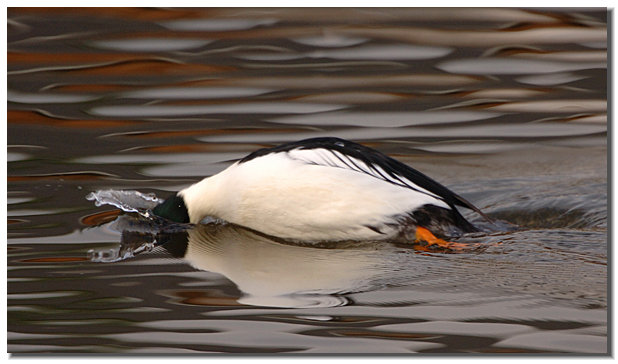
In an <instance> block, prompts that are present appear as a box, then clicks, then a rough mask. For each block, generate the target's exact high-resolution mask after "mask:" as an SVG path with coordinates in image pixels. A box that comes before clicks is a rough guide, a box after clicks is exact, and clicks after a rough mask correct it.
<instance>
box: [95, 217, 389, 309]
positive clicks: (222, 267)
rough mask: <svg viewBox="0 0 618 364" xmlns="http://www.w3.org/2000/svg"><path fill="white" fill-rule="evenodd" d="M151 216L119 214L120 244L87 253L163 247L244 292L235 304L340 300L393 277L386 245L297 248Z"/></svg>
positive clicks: (101, 255) (118, 254)
mask: <svg viewBox="0 0 618 364" xmlns="http://www.w3.org/2000/svg"><path fill="white" fill-rule="evenodd" d="M156 221H157V220H156V219H154V220H153V219H144V218H139V217H137V216H133V215H122V216H120V217H119V218H118V219H117V220H115V221H114V222H113V223H112V228H113V229H115V230H118V231H121V232H122V237H121V242H120V244H119V245H118V246H117V247H114V248H112V249H102V250H96V251H92V252H91V253H90V254H91V259H92V260H93V261H98V262H113V261H120V260H124V259H128V258H132V257H133V256H135V255H137V254H139V253H142V252H147V251H151V250H152V249H153V248H154V247H155V245H162V246H163V247H164V248H165V249H166V250H167V251H169V252H170V253H172V255H174V256H177V257H180V258H183V259H185V260H186V261H187V262H188V263H189V264H190V265H191V266H193V267H194V268H197V269H200V270H205V271H209V272H215V273H218V274H221V275H223V276H225V277H226V278H228V279H229V280H231V281H232V282H234V284H236V286H237V287H238V289H240V290H241V291H242V292H243V294H244V296H243V297H242V298H241V299H239V301H238V302H239V303H242V304H248V305H258V306H273V307H316V306H319V307H328V306H339V305H343V304H346V303H347V299H346V298H344V297H343V296H340V295H341V294H345V293H349V292H358V291H365V290H370V289H375V288H377V287H380V286H382V285H385V284H389V283H390V284H393V283H394V282H395V281H396V280H393V279H391V278H393V277H391V275H390V274H388V273H389V271H390V269H389V266H390V264H391V263H390V262H388V261H386V260H385V258H386V256H384V255H382V254H379V253H377V251H379V249H380V248H381V247H382V246H384V245H388V244H387V243H379V242H366V243H358V242H350V243H333V244H330V245H329V246H327V247H315V246H299V245H291V244H287V243H283V242H279V241H275V240H273V239H272V238H270V237H267V236H265V235H263V234H261V233H257V232H254V231H251V230H248V229H246V228H243V227H240V226H237V225H233V224H228V223H221V222H219V223H218V222H212V223H208V224H200V225H197V226H193V227H190V228H185V229H180V231H177V230H178V229H176V228H174V227H173V226H172V227H171V228H170V226H165V225H159V224H157V223H156ZM391 273H392V272H391Z"/></svg>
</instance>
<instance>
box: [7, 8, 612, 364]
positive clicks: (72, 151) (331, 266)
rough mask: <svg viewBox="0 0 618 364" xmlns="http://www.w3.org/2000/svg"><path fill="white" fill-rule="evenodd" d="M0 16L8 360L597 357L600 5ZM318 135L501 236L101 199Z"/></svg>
mask: <svg viewBox="0 0 618 364" xmlns="http://www.w3.org/2000/svg"><path fill="white" fill-rule="evenodd" d="M8 19H9V23H8V55H7V56H8V81H7V84H8V127H7V130H8V148H7V159H8V196H7V205H8V245H7V253H8V271H7V274H8V286H7V289H8V301H7V304H8V311H7V313H8V316H7V318H8V323H7V326H8V351H9V352H11V353H123V354H127V353H137V354H144V353H173V354H179V353H180V354H181V353H294V354H298V353H300V354H306V353H383V354H384V353H397V354H400V353H406V354H410V353H415V352H418V353H498V354H504V353H552V354H556V353H558V354H570V353H585V354H600V353H606V352H607V350H608V345H607V306H608V305H607V104H606V99H607V70H606V65H607V41H606V12H605V10H604V9H589V10H588V9H578V10H572V11H570V10H531V11H528V10H520V9H507V8H503V9H459V10H458V11H457V12H454V11H452V10H449V9H311V10H307V9H293V8H292V9H209V10H194V9H180V10H174V9H87V8H84V9H63V8H54V9H44V10H40V9H9V11H8ZM317 136H338V137H343V138H347V139H351V140H354V141H357V142H361V143H363V144H365V145H368V146H370V147H373V148H376V149H378V150H380V151H382V152H384V153H387V154H389V155H391V156H393V157H395V158H397V159H399V160H401V161H403V162H405V163H408V164H410V165H412V166H414V167H415V168H416V169H418V170H420V171H422V172H424V173H426V174H428V175H430V176H432V177H433V178H435V179H436V180H438V181H439V182H441V183H442V184H444V185H446V186H448V187H449V188H451V189H452V190H454V191H456V192H457V193H459V194H461V195H462V196H464V197H465V198H466V199H467V200H469V201H471V202H473V203H474V204H475V205H477V206H478V207H480V208H481V209H482V210H483V211H485V212H486V213H488V214H489V215H490V216H493V217H494V218H497V219H500V220H503V221H506V222H509V223H512V224H516V225H518V226H519V229H517V230H514V231H502V232H496V233H491V234H483V235H480V236H470V237H466V238H465V239H464V240H465V241H466V242H468V243H471V244H473V245H472V246H473V248H471V249H467V250H464V251H459V252H442V251H429V252H426V251H421V250H417V249H413V248H412V247H411V246H406V245H401V244H393V243H388V242H382V243H375V242H374V243H369V242H364V243H350V242H347V243H341V244H335V245H329V246H318V247H311V246H298V245H291V244H284V243H282V242H280V241H276V239H275V240H273V239H270V238H268V237H265V236H262V235H260V234H256V233H255V232H252V231H248V230H246V229H243V228H242V227H238V226H234V225H230V224H226V223H224V222H220V221H211V222H209V223H208V224H205V225H204V226H200V227H197V228H193V229H189V230H187V231H183V228H182V227H173V228H169V227H167V230H166V231H164V232H163V233H157V231H158V229H160V228H161V226H160V225H157V223H156V221H154V222H153V221H150V220H148V219H147V218H144V217H143V216H141V215H140V214H139V213H136V212H129V213H124V212H122V213H121V212H120V211H119V210H118V209H117V207H122V208H123V209H125V210H126V209H131V208H132V207H140V208H136V209H135V210H137V211H138V212H141V213H144V211H145V210H144V209H146V210H147V208H148V206H150V205H149V204H151V203H152V202H153V201H152V200H153V199H154V198H155V197H154V196H156V198H166V197H167V196H169V195H170V194H171V193H173V191H177V190H179V189H181V188H182V187H184V186H187V185H188V184H191V183H193V182H195V181H198V180H199V179H201V178H202V177H204V176H207V175H211V174H214V173H217V172H219V171H221V170H222V169H224V168H225V167H226V166H228V165H230V164H231V163H232V162H233V161H234V160H236V159H238V158H241V157H243V156H244V155H246V154H247V153H249V152H251V151H253V150H256V149H258V148H261V147H264V146H271V145H275V144H277V143H281V142H286V141H292V140H298V139H302V138H307V137H317ZM98 190H107V191H109V190H112V191H139V193H141V195H138V194H137V193H136V192H126V193H125V194H124V195H120V197H119V196H118V195H113V194H112V195H111V197H110V196H108V197H110V198H111V199H114V198H116V200H115V201H116V205H115V206H117V207H114V206H109V205H103V206H96V205H95V204H94V202H93V201H91V200H88V199H87V198H86V197H87V196H89V195H90V194H91V193H92V192H94V191H98ZM114 193H117V192H114ZM151 194H152V195H151ZM91 196H92V195H91ZM148 196H150V197H148ZM462 212H464V211H462ZM465 213H466V217H468V218H470V219H472V220H473V221H475V222H476V223H481V221H479V220H478V218H477V217H476V216H474V214H473V213H468V212H465Z"/></svg>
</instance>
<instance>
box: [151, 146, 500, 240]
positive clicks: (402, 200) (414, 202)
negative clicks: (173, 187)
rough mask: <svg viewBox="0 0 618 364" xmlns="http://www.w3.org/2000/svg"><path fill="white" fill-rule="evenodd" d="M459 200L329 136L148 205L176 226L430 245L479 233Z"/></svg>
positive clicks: (394, 163) (257, 157) (261, 154)
mask: <svg viewBox="0 0 618 364" xmlns="http://www.w3.org/2000/svg"><path fill="white" fill-rule="evenodd" d="M457 207H463V208H467V209H470V210H472V211H474V212H476V213H478V214H479V215H481V216H482V217H483V218H485V219H487V220H491V219H490V218H489V217H487V216H486V215H485V214H484V213H483V212H482V211H481V210H480V209H478V208H477V207H476V206H474V205H473V204H472V203H470V202H468V201H467V200H466V199H464V198H463V197H461V196H459V195H457V194H456V193H454V192H452V191H451V190H449V189H448V188H446V187H444V186H443V185H441V184H440V183H438V182H436V181H435V180H433V179H431V178H430V177H428V176H426V175H424V174H423V173H421V172H419V171H417V170H416V169H414V168H412V167H410V166H408V165H406V164H404V163H402V162H400V161H398V160H396V159H394V158H391V157H389V156H387V155H385V154H383V153H381V152H379V151H377V150H375V149H373V148H370V147H367V146H364V145H362V144H358V143H355V142H352V141H349V140H345V139H340V138H335V137H319V138H310V139H304V140H300V141H294V142H288V143H285V144H281V145H278V146H275V147H270V148H263V149H259V150H256V151H254V152H252V153H250V154H248V155H247V156H245V157H244V158H241V159H240V160H237V161H236V162H235V163H233V164H231V165H230V166H229V167H228V168H226V169H224V170H223V171H221V172H219V173H217V174H214V175H212V176H210V177H206V178H204V179H202V180H201V181H199V182H197V183H195V184H193V185H190V186H188V187H186V188H184V189H182V190H180V191H178V192H177V193H176V194H174V195H173V196H171V197H169V198H167V199H166V200H164V201H163V202H162V203H160V204H159V205H157V206H156V207H154V209H153V213H154V214H155V215H157V216H159V217H162V218H164V219H167V220H171V221H173V222H177V223H190V224H198V223H200V222H201V221H202V220H204V219H205V218H207V217H210V218H216V219H220V220H224V221H226V222H228V223H233V224H236V225H240V226H243V227H246V228H249V229H251V230H254V231H258V232H261V233H263V234H266V235H269V236H273V237H277V238H280V239H285V240H290V241H298V242H329V241H350V240H363V241H364V240H385V239H394V238H396V237H398V236H402V234H403V233H402V232H406V233H405V234H403V235H405V236H409V235H410V232H413V234H412V236H413V240H414V241H416V242H418V241H424V242H425V243H428V244H429V245H433V244H437V245H440V246H448V245H450V244H453V242H451V241H447V240H446V239H453V238H457V237H460V236H462V235H463V234H466V233H472V232H478V231H479V229H478V228H477V227H476V226H475V225H473V224H472V223H470V222H469V221H468V220H466V218H464V217H463V216H462V214H461V213H460V212H459V211H458V209H457Z"/></svg>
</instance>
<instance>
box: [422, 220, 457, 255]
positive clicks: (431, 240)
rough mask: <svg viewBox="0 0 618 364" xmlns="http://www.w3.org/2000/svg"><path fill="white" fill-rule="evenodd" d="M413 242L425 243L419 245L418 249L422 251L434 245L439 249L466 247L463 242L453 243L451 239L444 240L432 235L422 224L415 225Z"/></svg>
mask: <svg viewBox="0 0 618 364" xmlns="http://www.w3.org/2000/svg"><path fill="white" fill-rule="evenodd" d="M414 243H415V244H418V243H426V244H427V245H426V246H424V247H423V246H419V248H420V249H419V250H423V251H429V250H431V249H428V248H434V247H438V248H441V249H448V250H464V249H465V248H468V244H463V243H455V242H452V241H446V240H442V239H440V238H438V237H436V236H435V235H433V233H432V232H431V231H429V230H427V229H426V228H424V227H422V226H417V227H416V237H415V240H414Z"/></svg>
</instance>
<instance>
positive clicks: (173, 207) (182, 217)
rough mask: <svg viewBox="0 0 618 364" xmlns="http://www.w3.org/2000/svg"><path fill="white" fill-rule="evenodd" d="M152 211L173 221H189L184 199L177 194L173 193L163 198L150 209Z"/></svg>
mask: <svg viewBox="0 0 618 364" xmlns="http://www.w3.org/2000/svg"><path fill="white" fill-rule="evenodd" d="M152 212H154V213H155V215H157V216H160V217H163V218H166V219H168V220H171V221H174V222H180V223H188V222H190V219H189V211H188V210H187V206H186V205H185V200H184V199H183V198H182V197H181V196H178V195H174V196H172V197H170V198H168V199H167V200H165V201H164V202H163V203H160V204H158V205H157V206H156V207H155V208H154V209H152Z"/></svg>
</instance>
